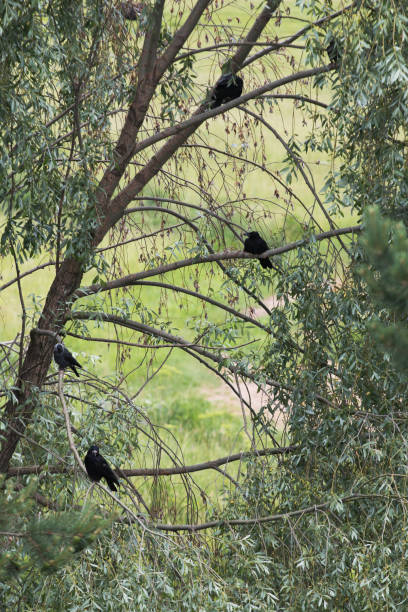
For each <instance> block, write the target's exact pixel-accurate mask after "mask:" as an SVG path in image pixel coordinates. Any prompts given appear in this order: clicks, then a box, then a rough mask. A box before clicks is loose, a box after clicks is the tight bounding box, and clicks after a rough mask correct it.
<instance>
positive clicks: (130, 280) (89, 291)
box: [75, 225, 361, 298]
mask: <svg viewBox="0 0 408 612" xmlns="http://www.w3.org/2000/svg"><path fill="white" fill-rule="evenodd" d="M360 231H361V225H352V226H349V227H344V228H339V229H334V230H330V231H328V232H321V233H320V234H316V235H314V236H311V237H307V238H302V239H301V240H297V241H296V242H291V243H289V244H286V245H283V246H280V247H277V248H275V249H269V250H268V251H265V253H262V254H261V255H252V254H251V253H246V252H245V251H222V252H221V253H210V254H209V255H202V256H199V257H190V258H188V259H182V260H179V261H175V262H172V263H169V264H163V265H162V266H159V267H157V268H153V269H151V270H143V271H142V272H136V273H135V274H129V275H127V276H123V277H122V278H118V279H115V280H113V281H108V282H107V283H105V284H104V285H98V284H94V285H89V286H88V287H80V288H79V289H78V290H77V291H76V294H75V295H76V297H77V298H81V297H86V296H88V295H93V294H95V293H99V292H102V291H111V290H112V289H118V288H120V287H126V286H130V285H134V284H137V281H140V280H142V279H145V278H149V277H151V276H157V275H159V274H166V273H167V272H172V271H173V270H179V269H180V268H185V267H188V266H194V265H197V264H203V263H209V262H214V261H228V260H234V259H259V258H260V257H262V258H265V257H274V256H276V255H282V254H283V253H287V252H289V251H293V250H294V249H298V248H299V247H302V246H305V245H306V244H308V243H309V242H313V241H320V240H326V239H327V238H332V237H334V236H341V235H343V234H354V233H358V232H360Z"/></svg>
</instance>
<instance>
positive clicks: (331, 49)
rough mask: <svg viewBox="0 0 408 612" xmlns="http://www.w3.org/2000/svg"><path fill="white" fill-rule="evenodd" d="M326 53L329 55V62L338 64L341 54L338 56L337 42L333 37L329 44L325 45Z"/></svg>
mask: <svg viewBox="0 0 408 612" xmlns="http://www.w3.org/2000/svg"><path fill="white" fill-rule="evenodd" d="M326 53H327V55H328V56H329V60H330V63H331V64H336V66H338V65H339V64H340V59H341V56H340V51H339V47H338V43H337V41H336V39H335V38H332V39H331V41H330V42H329V44H328V45H327V47H326Z"/></svg>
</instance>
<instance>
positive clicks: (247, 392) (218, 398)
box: [201, 295, 286, 429]
mask: <svg viewBox="0 0 408 612" xmlns="http://www.w3.org/2000/svg"><path fill="white" fill-rule="evenodd" d="M263 302H264V304H265V305H266V306H268V308H276V307H277V306H281V305H282V300H280V299H278V298H277V297H276V296H275V295H270V296H269V297H267V298H265V299H264V300H263ZM244 312H245V314H246V315H247V316H248V317H251V318H252V319H260V318H261V317H263V316H265V314H266V313H265V310H264V309H263V308H261V307H260V306H258V307H257V308H253V307H250V308H248V309H246V310H245V311H244ZM216 380H217V381H218V384H217V385H216V386H214V387H203V388H202V389H201V394H202V396H203V397H205V398H206V399H207V400H208V401H209V402H210V403H211V404H219V405H221V406H222V407H224V408H225V409H226V410H228V412H231V413H232V414H235V415H240V416H242V409H241V402H240V399H239V397H238V396H237V395H236V394H235V393H234V392H233V391H232V390H231V389H230V388H229V387H228V385H226V384H225V383H223V382H222V383H221V384H220V381H219V379H216ZM240 392H241V395H242V398H243V399H244V400H246V401H247V402H248V403H249V404H250V405H251V407H252V408H253V410H254V411H255V412H259V410H261V408H262V406H264V405H265V404H266V403H267V401H268V396H267V394H266V393H265V392H264V391H262V390H260V391H258V386H257V385H256V384H255V383H253V382H248V383H247V384H246V385H244V384H243V383H242V381H241V382H240ZM245 411H246V413H248V409H247V408H245ZM285 420H286V412H285V410H284V408H283V407H281V408H280V409H279V410H277V411H276V412H275V414H274V421H275V423H276V426H277V427H278V428H279V429H282V428H283V426H284V423H285Z"/></svg>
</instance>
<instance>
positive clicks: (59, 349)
mask: <svg viewBox="0 0 408 612" xmlns="http://www.w3.org/2000/svg"><path fill="white" fill-rule="evenodd" d="M54 359H55V363H56V364H58V366H59V369H60V370H66V368H71V370H73V371H74V374H75V376H78V378H79V374H78V372H77V371H76V369H75V366H76V367H78V368H82V366H81V364H80V363H78V362H77V360H76V359H75V357H74V356H73V355H72V354H71V353H70V351H69V350H68V349H67V348H66V347H65V346H64V345H63V344H62V342H57V344H56V345H55V346H54Z"/></svg>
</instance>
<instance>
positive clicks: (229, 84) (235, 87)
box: [210, 72, 244, 108]
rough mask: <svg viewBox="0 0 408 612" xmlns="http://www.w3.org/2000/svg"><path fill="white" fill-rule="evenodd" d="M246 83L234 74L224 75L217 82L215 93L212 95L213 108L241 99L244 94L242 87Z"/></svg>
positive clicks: (211, 105)
mask: <svg viewBox="0 0 408 612" xmlns="http://www.w3.org/2000/svg"><path fill="white" fill-rule="evenodd" d="M243 84H244V82H243V80H242V79H241V77H239V76H237V75H236V74H234V73H233V72H228V73H227V74H223V75H222V76H221V77H220V78H219V79H218V81H217V83H216V84H215V87H214V91H213V93H212V95H211V104H210V107H211V108H217V107H218V106H221V104H225V102H229V101H230V100H234V99H235V98H239V96H240V95H241V94H242V86H243Z"/></svg>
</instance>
